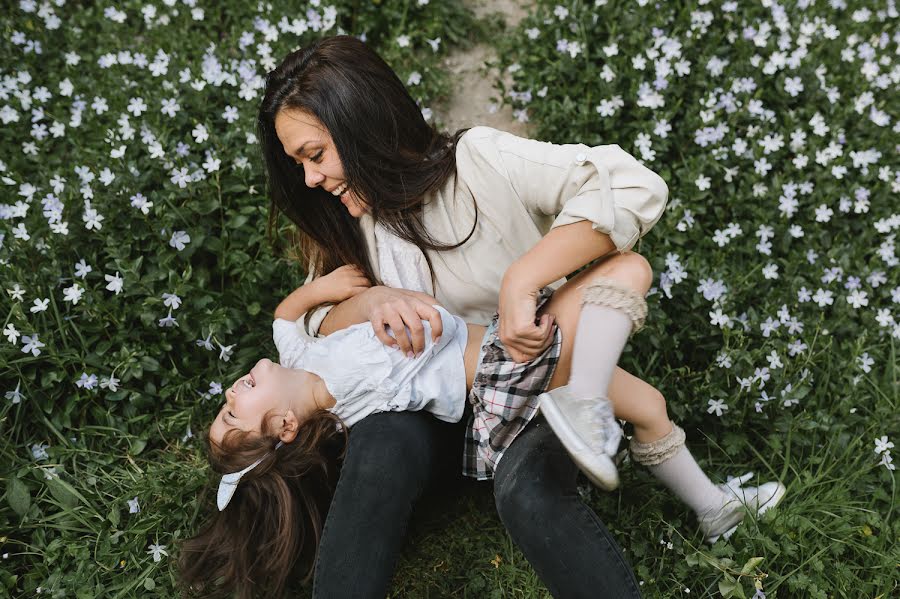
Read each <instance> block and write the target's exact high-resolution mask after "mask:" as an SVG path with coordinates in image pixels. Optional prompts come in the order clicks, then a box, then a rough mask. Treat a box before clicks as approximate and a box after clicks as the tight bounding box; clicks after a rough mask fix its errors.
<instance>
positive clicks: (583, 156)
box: [575, 152, 587, 166]
mask: <svg viewBox="0 0 900 599" xmlns="http://www.w3.org/2000/svg"><path fill="white" fill-rule="evenodd" d="M585 160H587V154H585V153H584V152H579V153H578V154H575V164H577V165H578V166H581V165H582V164H584V161H585Z"/></svg>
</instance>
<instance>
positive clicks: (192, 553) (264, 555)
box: [178, 410, 347, 599]
mask: <svg viewBox="0 0 900 599" xmlns="http://www.w3.org/2000/svg"><path fill="white" fill-rule="evenodd" d="M268 420H269V419H268V418H263V424H262V434H250V433H247V432H244V431H239V430H230V431H228V432H227V433H225V435H224V436H223V438H222V440H221V443H215V442H213V441H212V440H211V439H209V437H208V436H207V450H208V455H209V464H210V467H211V468H212V470H213V471H215V472H217V473H219V474H226V473H228V472H237V471H239V470H242V469H243V468H246V467H247V466H249V465H250V464H252V463H253V462H255V461H256V460H258V459H260V458H262V461H261V462H260V463H259V465H258V466H256V467H255V468H254V469H253V470H251V471H250V472H248V473H247V474H245V475H244V476H243V477H242V478H241V481H240V484H238V486H237V489H236V490H235V493H234V496H233V497H232V498H231V501H230V502H229V503H228V505H227V506H226V508H225V509H224V510H223V511H221V512H219V511H216V512H215V513H214V514H213V517H212V519H211V521H210V522H208V523H207V526H206V527H205V528H204V529H203V530H202V531H201V532H200V534H198V535H197V536H196V537H194V538H192V539H188V540H186V541H184V542H183V543H182V545H181V552H180V556H179V560H178V565H179V570H180V572H181V577H180V578H181V580H180V582H181V584H182V586H183V589H184V593H183V594H184V596H185V597H188V596H192V595H196V596H200V597H232V596H234V594H235V593H236V594H237V597H239V598H240V599H250V598H251V597H280V596H282V595H283V594H284V590H285V585H286V584H287V581H288V580H289V579H302V580H303V581H304V582H306V581H308V580H309V578H310V577H311V576H312V572H313V567H314V565H315V558H316V551H317V550H318V546H319V538H320V537H321V534H322V524H323V523H324V521H325V514H326V513H327V511H328V506H329V504H330V502H331V497H332V495H333V492H334V486H335V484H337V476H338V472H337V462H338V461H339V460H340V458H341V457H342V455H343V449H344V447H345V445H346V438H347V433H346V427H344V426H340V427H339V426H338V425H339V424H340V419H339V418H338V417H337V416H335V415H334V414H332V413H331V412H329V411H328V410H319V411H317V412H315V413H314V414H312V415H311V416H310V417H309V418H308V419H307V420H305V421H304V422H303V423H302V424H301V425H300V428H299V430H298V433H297V437H296V438H295V439H294V440H293V441H292V442H291V443H285V444H284V445H283V446H281V447H279V448H278V449H277V450H276V449H274V448H275V445H276V443H277V442H278V439H277V438H276V437H275V436H274V435H272V434H271V432H270V431H269V430H268V428H267V426H266V423H267V422H268Z"/></svg>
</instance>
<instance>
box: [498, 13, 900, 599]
mask: <svg viewBox="0 0 900 599" xmlns="http://www.w3.org/2000/svg"><path fill="white" fill-rule="evenodd" d="M897 25H898V11H897V8H896V6H895V4H894V2H844V1H843V0H831V1H826V0H819V1H815V0H799V1H796V2H775V1H772V0H764V1H762V2H735V1H731V2H711V1H698V2H652V1H648V0H637V1H634V0H629V1H605V0H597V1H595V2H570V3H556V2H545V1H538V2H537V3H536V6H535V8H534V10H533V12H532V14H531V15H529V17H528V18H527V19H525V20H524V21H523V22H522V24H521V25H520V27H519V28H518V30H517V31H516V32H515V34H514V35H512V36H510V37H509V38H508V40H505V41H504V42H503V46H504V50H503V51H502V52H501V60H500V65H499V66H500V67H501V68H503V69H505V70H506V71H507V72H508V73H509V74H510V75H511V77H512V81H513V85H512V87H511V88H509V89H506V90H503V91H504V95H503V100H504V101H505V102H507V103H510V104H512V106H513V107H514V108H515V109H516V115H517V117H518V118H520V119H523V120H529V119H530V120H531V121H532V122H533V123H534V124H535V128H536V136H537V137H539V138H541V139H547V140H551V141H556V142H570V141H576V140H577V141H581V142H583V143H586V144H592V145H593V144H606V143H615V144H619V145H621V146H622V147H623V148H625V149H626V150H628V151H630V152H632V153H633V154H634V155H635V156H637V157H639V158H640V159H641V160H643V161H644V163H645V164H646V165H647V166H648V167H650V168H651V169H653V170H655V171H656V172H658V173H660V174H661V175H662V176H663V178H664V179H665V180H666V181H667V183H668V185H669V204H668V206H667V210H666V214H665V216H664V217H663V219H662V221H661V222H660V224H658V225H657V229H656V230H655V231H653V233H652V234H650V235H649V236H648V237H646V238H645V241H644V243H643V245H642V246H641V247H640V248H639V251H641V253H643V254H644V255H645V256H647V257H648V258H649V259H650V260H651V262H652V264H653V265H654V268H655V270H656V272H657V273H658V279H657V285H656V287H655V289H654V290H653V291H652V292H651V293H652V294H653V295H652V296H651V297H650V299H649V302H650V306H651V307H650V313H651V315H652V317H651V319H650V320H651V321H652V322H650V324H649V327H648V330H647V331H646V333H643V334H641V335H638V336H637V337H635V338H634V339H633V341H632V344H631V348H632V352H631V353H630V354H628V355H627V356H626V358H625V363H626V367H627V368H630V369H632V370H633V371H635V372H638V373H641V375H642V376H643V377H644V378H645V379H646V380H649V381H650V382H653V383H654V384H656V385H657V386H658V387H659V388H660V390H661V391H662V392H663V394H664V395H665V396H666V398H667V400H668V406H669V409H670V410H671V411H672V413H674V414H675V415H677V417H678V419H680V421H682V422H686V423H688V424H689V425H692V426H693V428H694V431H693V434H691V433H689V436H688V440H689V443H690V442H693V443H697V442H701V443H702V442H703V440H704V439H703V438H704V436H707V437H708V441H709V454H710V461H709V462H708V464H709V467H710V469H711V471H713V472H719V473H721V474H722V476H723V477H724V475H725V474H741V473H743V472H744V470H745V469H747V468H748V467H749V466H752V467H753V468H756V469H757V474H758V476H759V478H760V479H761V480H767V479H773V478H779V479H781V480H783V481H784V482H785V484H787V485H788V489H789V490H788V496H787V498H786V499H785V502H784V505H783V506H781V507H780V508H779V509H778V510H776V512H777V515H776V513H774V512H773V514H772V515H771V516H768V515H767V516H766V517H764V518H762V521H761V522H759V523H753V524H750V525H746V524H745V525H744V526H742V527H741V528H740V529H739V531H740V532H739V533H738V534H737V535H736V536H735V537H733V539H732V542H731V543H730V544H725V543H720V544H717V545H716V546H715V547H713V548H712V549H707V548H703V547H702V546H701V545H700V543H699V538H698V535H697V534H694V533H692V528H691V524H690V522H687V521H685V520H684V517H683V513H682V512H681V511H679V510H672V508H671V506H670V504H669V502H668V498H666V499H664V500H663V499H661V497H660V493H659V492H658V489H657V488H656V487H655V486H652V487H651V486H649V485H648V486H643V485H635V484H634V482H627V481H626V482H625V486H626V489H625V491H624V492H623V493H625V495H626V496H627V497H629V498H631V499H633V500H634V501H636V502H637V503H636V504H634V505H640V506H641V507H640V509H637V510H632V509H630V508H628V507H620V508H619V509H622V510H625V511H626V512H627V514H626V519H625V520H626V521H627V522H628V524H623V523H622V521H621V520H619V519H617V518H609V520H610V521H612V525H613V526H615V527H616V528H617V529H621V530H622V531H623V532H624V534H627V535H628V537H627V538H628V539H629V542H628V543H626V544H625V546H626V550H629V551H630V554H631V559H632V560H633V562H634V564H635V565H636V567H637V570H638V574H639V578H640V579H642V580H643V581H644V582H643V586H644V587H645V589H646V592H647V593H648V594H649V595H651V596H655V595H659V596H675V595H676V594H677V595H680V594H685V595H686V594H687V593H688V592H690V594H691V596H696V595H697V594H700V595H701V596H704V595H705V594H711V595H718V594H720V593H721V595H723V596H744V595H747V596H749V595H753V594H754V593H756V595H757V596H763V595H767V594H768V595H769V596H772V595H773V594H777V595H778V596H787V597H831V596H845V597H876V596H885V597H886V596H889V595H891V594H892V593H895V592H896V589H897V584H898V582H897V580H898V573H897V567H896V566H897V561H898V560H897V558H898V553H897V549H896V541H897V538H898V534H897V533H898V530H900V527H898V525H897V522H896V515H895V513H894V506H895V499H896V478H895V464H894V463H893V461H892V460H893V456H892V453H891V450H892V448H893V442H892V439H896V435H897V432H898V430H900V418H898V407H900V406H898V398H900V396H898V389H900V387H898V381H897V378H898V358H897V353H896V347H897V340H898V339H900V323H898V318H897V305H898V303H900V277H898V269H897V265H898V257H897V253H896V242H897V239H896V236H897V230H898V228H900V201H898V194H900V170H898V162H900V161H898V150H900V146H898V141H900V137H898V133H900V122H898V117H900V110H898V109H900V103H898V101H897V98H898V96H897V90H898V82H900V64H898V60H897V57H898V52H900V50H898V44H900V29H898V27H897ZM634 475H635V476H636V477H637V479H638V480H639V481H643V480H644V479H645V478H646V475H645V473H642V472H638V471H637V469H635V472H634ZM629 486H630V487H631V489H629V488H628V487H629ZM640 496H643V500H644V501H646V502H648V503H644V501H642V500H641V499H640V498H639V497H640ZM626 504H627V501H626V500H621V504H618V503H617V506H619V505H621V506H625V505H626ZM635 533H637V536H635ZM660 552H663V553H667V554H670V555H667V556H665V557H660V555H659V554H660Z"/></svg>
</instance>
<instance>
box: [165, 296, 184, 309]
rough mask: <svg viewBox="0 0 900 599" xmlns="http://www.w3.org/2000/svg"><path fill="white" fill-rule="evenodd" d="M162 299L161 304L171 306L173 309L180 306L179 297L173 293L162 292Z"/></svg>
mask: <svg viewBox="0 0 900 599" xmlns="http://www.w3.org/2000/svg"><path fill="white" fill-rule="evenodd" d="M162 299H163V304H165V305H166V306H168V307H169V308H172V309H173V310H177V309H178V308H180V307H181V298H180V297H178V296H177V295H175V294H174V293H163V294H162Z"/></svg>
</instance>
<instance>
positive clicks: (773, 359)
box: [766, 349, 784, 370]
mask: <svg viewBox="0 0 900 599" xmlns="http://www.w3.org/2000/svg"><path fill="white" fill-rule="evenodd" d="M766 360H768V361H769V368H771V369H772V370H775V369H776V368H781V367H782V366H784V364H782V363H781V358H780V357H779V356H778V352H776V351H775V350H774V349H773V350H772V353H770V354H769V355H768V356H766Z"/></svg>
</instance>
